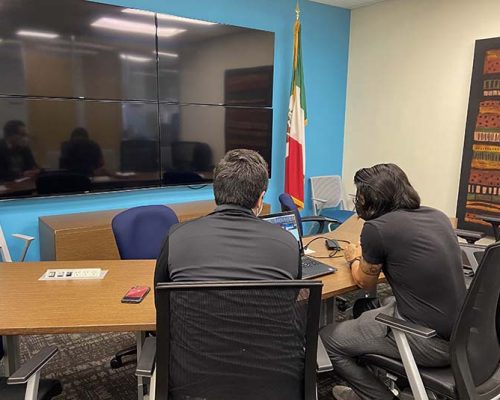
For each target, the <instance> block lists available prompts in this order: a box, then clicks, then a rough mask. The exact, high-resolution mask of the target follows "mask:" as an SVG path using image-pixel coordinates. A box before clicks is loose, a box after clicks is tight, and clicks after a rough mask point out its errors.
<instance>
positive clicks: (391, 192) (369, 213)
mask: <svg viewBox="0 0 500 400" xmlns="http://www.w3.org/2000/svg"><path fill="white" fill-rule="evenodd" d="M354 184H355V185H356V189H357V191H356V211H357V213H358V215H359V216H360V217H361V218H363V219H364V220H366V221H368V220H371V219H375V218H378V217H380V216H382V215H384V214H386V213H388V212H391V211H395V210H400V209H407V210H414V209H417V208H419V207H420V197H419V195H418V193H417V192H416V190H415V189H414V188H413V186H412V185H411V184H410V181H409V180H408V177H407V176H406V174H405V173H404V171H403V170H402V169H401V168H399V167H398V166H397V165H396V164H378V165H374V166H373V167H371V168H363V169H360V170H359V171H358V172H356V175H354Z"/></svg>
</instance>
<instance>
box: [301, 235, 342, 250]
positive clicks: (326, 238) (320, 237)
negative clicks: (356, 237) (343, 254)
mask: <svg viewBox="0 0 500 400" xmlns="http://www.w3.org/2000/svg"><path fill="white" fill-rule="evenodd" d="M319 239H325V240H335V241H337V242H342V243H347V244H351V242H350V241H349V240H343V239H333V238H328V237H326V236H318V237H317V238H314V239H313V240H311V241H310V242H309V243H307V244H306V245H305V246H304V250H306V249H307V248H308V247H309V245H310V244H311V243H313V242H315V241H316V240H319ZM342 250H344V249H342Z"/></svg>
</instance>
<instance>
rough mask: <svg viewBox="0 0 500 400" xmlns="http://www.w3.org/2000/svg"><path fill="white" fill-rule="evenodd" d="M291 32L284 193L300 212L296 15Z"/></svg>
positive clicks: (301, 109) (300, 76) (300, 80)
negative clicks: (290, 69)
mask: <svg viewBox="0 0 500 400" xmlns="http://www.w3.org/2000/svg"><path fill="white" fill-rule="evenodd" d="M296 12H297V18H296V20H295V29H294V45H293V78H292V86H291V89H290V104H289V106H288V122H287V129H286V158H285V192H286V193H288V194H290V196H292V198H293V201H294V202H295V204H296V205H297V207H299V208H304V174H305V170H306V151H305V150H306V149H305V144H306V143H305V127H306V125H307V111H306V94H305V88H304V70H303V68H302V49H301V46H300V20H299V11H298V8H297V10H296Z"/></svg>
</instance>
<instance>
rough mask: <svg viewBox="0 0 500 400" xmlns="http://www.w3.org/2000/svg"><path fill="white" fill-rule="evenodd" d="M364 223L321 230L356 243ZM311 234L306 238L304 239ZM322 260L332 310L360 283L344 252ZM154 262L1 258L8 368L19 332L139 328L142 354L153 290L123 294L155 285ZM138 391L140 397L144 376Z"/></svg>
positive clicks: (13, 363) (14, 362)
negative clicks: (94, 273) (98, 276)
mask: <svg viewBox="0 0 500 400" xmlns="http://www.w3.org/2000/svg"><path fill="white" fill-rule="evenodd" d="M361 227H362V222H361V221H360V220H359V219H358V218H357V217H352V218H350V219H349V220H348V221H346V222H345V223H344V224H343V225H342V226H340V227H339V228H338V229H337V230H335V231H334V232H330V233H328V234H325V235H323V236H327V237H329V238H335V239H343V240H348V241H350V242H353V243H357V242H358V240H359V234H360V231H361ZM313 238H314V236H312V237H307V238H304V245H306V244H307V243H309V242H310V241H311V240H312V239H313ZM341 245H342V246H343V247H344V245H345V243H344V244H341ZM310 247H311V249H312V250H315V251H316V252H315V253H314V254H312V255H313V256H328V251H327V250H326V247H325V245H324V240H322V239H319V240H316V241H315V242H314V243H312V244H311V246H310ZM321 261H323V262H325V263H326V264H329V265H332V266H335V267H336V268H337V272H336V273H335V274H332V275H327V276H324V277H322V278H320V279H321V280H322V281H323V284H324V286H323V299H324V300H326V303H327V309H329V310H330V311H332V312H333V306H334V301H335V296H337V295H340V294H343V293H346V292H349V291H352V290H354V289H356V288H357V286H356V285H355V284H354V281H353V280H352V278H351V274H350V270H349V268H348V266H347V263H346V262H345V260H344V258H343V257H338V258H325V259H321ZM154 267H155V261H153V260H95V261H45V262H25V263H0V293H2V296H0V310H1V311H0V312H1V316H0V335H3V336H4V344H5V348H6V353H7V360H6V365H7V371H8V373H12V372H13V370H14V369H16V368H17V367H18V365H19V349H18V348H19V343H18V337H19V336H20V335H34V334H40V335H41V334H58V333H98V332H136V338H137V349H138V353H139V354H140V351H141V346H142V342H143V339H144V333H145V332H146V331H151V330H155V328H156V326H155V320H156V315H155V307H154V296H153V293H150V294H149V295H148V296H147V297H146V298H145V299H144V301H143V302H142V303H140V304H123V303H121V302H120V300H121V298H122V296H123V295H124V294H125V293H126V292H127V290H129V289H130V287H132V286H136V285H146V286H150V287H153V273H154ZM51 268H101V269H106V270H108V273H107V275H106V276H105V278H104V279H102V280H73V281H39V280H38V279H39V278H40V277H41V276H42V275H43V273H44V272H45V271H46V270H47V269H51ZM138 393H139V399H141V398H142V379H139V383H138Z"/></svg>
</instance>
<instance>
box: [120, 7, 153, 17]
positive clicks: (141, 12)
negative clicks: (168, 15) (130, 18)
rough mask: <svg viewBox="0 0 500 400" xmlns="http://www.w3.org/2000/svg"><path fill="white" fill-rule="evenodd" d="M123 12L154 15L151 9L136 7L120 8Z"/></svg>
mask: <svg viewBox="0 0 500 400" xmlns="http://www.w3.org/2000/svg"><path fill="white" fill-rule="evenodd" d="M122 12H123V13H127V14H137V15H151V16H153V17H154V15H155V13H154V12H153V11H146V10H138V9H136V8H125V9H123V10H122Z"/></svg>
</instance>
